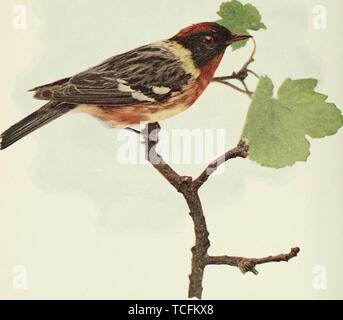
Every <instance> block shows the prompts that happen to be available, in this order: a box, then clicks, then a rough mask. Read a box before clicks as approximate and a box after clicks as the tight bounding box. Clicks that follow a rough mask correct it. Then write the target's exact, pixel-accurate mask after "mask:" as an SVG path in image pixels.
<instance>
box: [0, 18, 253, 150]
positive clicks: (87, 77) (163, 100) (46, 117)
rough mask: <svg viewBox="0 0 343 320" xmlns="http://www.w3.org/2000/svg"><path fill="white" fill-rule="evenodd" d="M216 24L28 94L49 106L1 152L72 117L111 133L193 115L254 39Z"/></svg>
mask: <svg viewBox="0 0 343 320" xmlns="http://www.w3.org/2000/svg"><path fill="white" fill-rule="evenodd" d="M250 37H251V36H250V35H247V34H241V35H239V34H235V33H233V32H231V31H230V30H228V29H227V28H225V27H223V26H221V25H219V24H218V23H216V22H201V23H197V24H193V25H191V26H188V27H186V28H183V29H182V30H181V31H179V32H178V33H177V34H176V35H174V36H173V37H171V38H169V39H167V40H160V41H157V42H153V43H150V44H147V45H143V46H140V47H138V48H136V49H133V50H130V51H128V52H125V53H123V54H119V55H115V56H113V57H111V58H109V59H107V60H105V61H103V62H102V63H100V64H98V65H96V66H94V67H91V68H89V69H87V70H85V71H83V72H80V73H78V74H76V75H74V76H71V77H67V78H63V79H61V80H58V81H55V82H52V83H49V84H46V85H42V86H38V87H35V88H33V89H31V90H29V91H31V92H33V97H34V98H36V99H38V100H45V101H46V103H45V104H44V105H43V106H42V107H41V108H40V109H38V110H36V111H35V112H33V113H31V114H30V115H28V116H27V117H25V118H24V119H22V120H21V121H19V122H18V123H16V124H14V125H13V126H11V127H10V128H9V129H8V130H6V131H4V132H3V133H2V134H1V136H0V150H3V149H6V148H7V147H9V146H10V145H12V144H13V143H15V142H17V141H18V140H20V139H21V138H23V137H25V136H26V135H28V134H30V133H31V132H33V131H35V130H36V129H38V128H41V127H42V126H44V125H46V124H47V123H49V122H51V121H53V120H55V119H57V118H59V117H60V116H62V115H64V114H67V113H69V112H85V113H88V114H90V115H91V116H93V117H96V118H97V119H99V120H101V121H103V122H104V123H105V124H107V125H108V126H110V127H117V128H129V127H130V126H134V125H138V124H149V123H155V122H159V121H161V120H164V119H167V118H169V117H172V116H175V115H176V114H178V113H180V112H183V111H185V110H186V109H188V108H189V107H190V106H191V105H192V104H193V103H194V102H195V101H196V100H197V99H198V98H199V96H200V95H201V94H202V93H203V91H204V90H205V89H206V87H207V86H208V84H209V83H210V82H211V80H212V78H213V76H214V73H215V71H216V69H217V68H218V66H219V64H220V62H221V60H222V58H223V55H224V53H225V51H226V48H227V47H229V46H230V45H231V44H232V43H234V42H236V41H242V40H245V39H248V38H250Z"/></svg>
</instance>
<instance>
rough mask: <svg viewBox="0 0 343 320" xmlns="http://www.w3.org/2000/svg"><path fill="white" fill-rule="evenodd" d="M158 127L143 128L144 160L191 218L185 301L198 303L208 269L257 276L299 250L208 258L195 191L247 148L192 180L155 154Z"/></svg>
mask: <svg viewBox="0 0 343 320" xmlns="http://www.w3.org/2000/svg"><path fill="white" fill-rule="evenodd" d="M160 129H161V128H160V126H159V124H158V123H152V124H149V125H147V126H146V127H145V128H144V130H143V131H142V132H141V135H142V136H143V139H144V143H145V153H146V159H147V160H148V161H149V162H150V163H151V164H152V165H153V167H154V168H155V169H156V170H157V171H158V172H160V173H161V175H162V176H163V177H164V178H165V179H166V180H167V181H168V182H169V183H170V184H171V185H172V186H173V187H174V188H175V189H176V190H177V191H178V192H180V193H181V194H182V195H183V197H184V198H185V200H186V202H187V205H188V208H189V210H190V211H189V214H190V216H191V218H192V221H193V225H194V232H195V245H194V246H193V247H192V265H191V274H190V275H189V290H188V297H189V298H193V297H196V298H198V299H201V297H202V292H203V287H202V282H203V276H204V271H205V268H206V266H208V265H228V266H233V267H237V268H239V269H240V270H241V272H242V273H246V272H253V273H254V274H257V270H256V268H255V267H256V265H260V264H263V263H269V262H280V261H288V260H290V259H292V258H294V257H296V256H297V254H298V252H299V251H300V249H299V248H293V249H292V250H291V251H290V252H289V253H287V254H279V255H276V256H268V257H265V258H244V257H233V256H210V255H209V254H208V249H209V247H210V240H209V232H208V229H207V224H206V219H205V215H204V212H203V208H202V204H201V200H200V197H199V194H198V191H199V188H200V187H201V186H202V185H203V184H204V183H205V182H206V181H207V180H208V178H209V177H210V176H211V174H212V173H213V172H214V171H215V170H216V169H217V168H218V167H219V166H220V165H222V164H224V163H225V162H226V161H228V160H231V159H235V158H246V157H247V156H248V151H249V148H248V145H247V144H246V143H245V142H244V141H240V142H239V143H238V145H237V146H236V147H235V148H233V149H231V150H229V151H227V152H226V153H225V154H224V155H222V156H220V157H219V158H217V159H216V160H214V161H212V162H211V163H210V164H209V165H208V166H207V168H206V169H205V170H204V171H203V172H202V173H201V174H200V175H199V177H198V178H196V179H194V180H193V178H192V177H188V176H181V175H179V174H178V173H177V172H176V171H174V170H173V169H172V168H171V167H170V166H169V165H168V164H167V163H166V162H165V161H164V160H163V158H162V156H161V155H159V154H158V153H157V152H156V146H157V144H158V142H159V131H160Z"/></svg>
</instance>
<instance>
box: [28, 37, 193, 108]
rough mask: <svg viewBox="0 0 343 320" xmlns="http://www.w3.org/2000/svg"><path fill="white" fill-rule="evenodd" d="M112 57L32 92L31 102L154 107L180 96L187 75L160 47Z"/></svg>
mask: <svg viewBox="0 0 343 320" xmlns="http://www.w3.org/2000/svg"><path fill="white" fill-rule="evenodd" d="M161 43H162V42H160V43H159V45H158V44H155V45H154V44H151V45H147V46H143V47H140V48H137V49H134V50H132V51H129V52H127V53H124V54H121V55H118V56H114V57H112V58H110V59H108V60H106V61H104V62H103V63H101V64H99V65H97V66H95V67H93V68H90V69H88V70H86V71H84V72H81V73H79V74H77V75H75V76H73V77H71V78H66V79H62V80H59V81H56V82H54V83H51V84H48V85H45V86H41V87H37V88H34V89H33V91H36V92H35V98H38V99H43V100H55V101H63V102H70V103H77V104H97V105H105V106H125V105H132V104H135V105H137V104H149V105H151V104H154V103H158V102H161V101H164V100H166V99H168V98H169V97H170V96H171V95H175V94H177V93H178V92H181V90H182V87H183V86H184V85H186V84H187V83H188V81H189V80H190V78H191V74H189V73H187V72H186V71H185V70H184V69H183V68H182V66H181V62H180V61H178V60H177V59H176V58H175V56H174V55H173V54H172V53H171V52H170V51H169V50H168V49H167V48H165V47H163V45H161Z"/></svg>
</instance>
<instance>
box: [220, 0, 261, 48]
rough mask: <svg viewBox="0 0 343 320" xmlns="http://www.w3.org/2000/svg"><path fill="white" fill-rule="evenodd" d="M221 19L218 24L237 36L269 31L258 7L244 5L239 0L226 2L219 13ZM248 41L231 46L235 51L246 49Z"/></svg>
mask: <svg viewBox="0 0 343 320" xmlns="http://www.w3.org/2000/svg"><path fill="white" fill-rule="evenodd" d="M217 13H218V15H219V16H220V17H221V19H220V20H218V21H217V23H219V24H221V25H222V26H224V27H225V28H227V29H229V30H230V31H231V32H233V33H237V34H249V32H248V30H253V31H257V30H260V29H267V27H266V26H265V24H264V23H262V21H261V20H262V18H261V15H260V13H259V12H258V10H257V9H256V7H254V6H253V5H252V4H250V3H248V4H245V5H243V4H242V3H240V2H239V1H237V0H232V1H228V2H224V3H222V4H221V6H220V10H219V11H218V12H217ZM246 43H247V40H243V41H238V42H235V43H233V44H232V45H231V47H232V49H233V50H236V49H239V48H241V47H244V46H245V45H246Z"/></svg>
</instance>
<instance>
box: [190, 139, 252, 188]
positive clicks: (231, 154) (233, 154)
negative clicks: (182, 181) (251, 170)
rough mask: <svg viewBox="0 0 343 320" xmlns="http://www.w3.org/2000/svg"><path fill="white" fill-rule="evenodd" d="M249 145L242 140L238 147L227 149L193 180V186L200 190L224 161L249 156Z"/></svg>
mask: <svg viewBox="0 0 343 320" xmlns="http://www.w3.org/2000/svg"><path fill="white" fill-rule="evenodd" d="M248 152H249V146H248V145H247V144H246V142H245V141H243V140H241V141H240V142H239V143H238V145H237V147H235V148H233V149H231V150H229V151H227V152H226V153H224V154H223V155H222V156H220V157H219V158H217V159H215V160H214V161H212V162H211V163H210V164H209V165H208V166H207V167H206V169H205V170H204V171H203V172H202V173H201V174H200V176H199V177H198V178H196V179H195V180H194V182H193V186H194V188H195V189H196V190H198V189H199V188H200V187H201V186H202V185H203V184H204V183H205V182H206V181H207V180H208V178H209V177H210V176H211V174H212V173H213V172H215V171H216V170H217V169H218V167H219V166H220V165H222V164H223V163H224V162H226V161H228V160H230V159H234V158H246V157H247V156H248Z"/></svg>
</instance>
